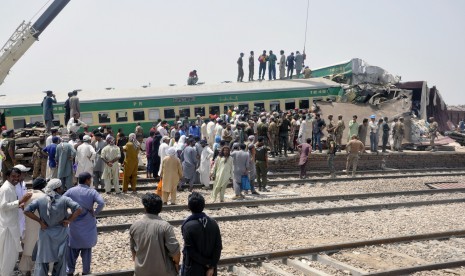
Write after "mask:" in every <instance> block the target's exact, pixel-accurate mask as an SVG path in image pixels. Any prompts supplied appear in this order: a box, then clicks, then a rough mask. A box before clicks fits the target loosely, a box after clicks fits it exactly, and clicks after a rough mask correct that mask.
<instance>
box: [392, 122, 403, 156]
mask: <svg viewBox="0 0 465 276" xmlns="http://www.w3.org/2000/svg"><path fill="white" fill-rule="evenodd" d="M392 134H393V136H394V150H396V151H399V152H402V151H403V150H402V140H403V139H404V118H403V117H400V118H399V121H398V122H397V123H396V124H395V125H394V129H393V131H392Z"/></svg>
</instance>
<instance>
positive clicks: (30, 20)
mask: <svg viewBox="0 0 465 276" xmlns="http://www.w3.org/2000/svg"><path fill="white" fill-rule="evenodd" d="M51 1H52V0H48V1H47V3H45V4H44V5H43V6H42V7H41V8H40V9H39V10H38V11H37V12H36V13H35V14H34V15H33V16H32V17H31V19H29V22H32V19H34V17H36V16H37V15H38V14H39V13H40V12H41V11H42V10H43V9H44V8H45V7H46V6H47V5H48V4H49V3H50V2H51Z"/></svg>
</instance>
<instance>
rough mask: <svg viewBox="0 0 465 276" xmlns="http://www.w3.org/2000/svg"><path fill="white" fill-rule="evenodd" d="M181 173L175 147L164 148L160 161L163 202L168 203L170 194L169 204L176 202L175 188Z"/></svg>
mask: <svg viewBox="0 0 465 276" xmlns="http://www.w3.org/2000/svg"><path fill="white" fill-rule="evenodd" d="M182 175H183V167H182V165H181V161H179V159H178V158H177V157H176V149H175V148H173V147H170V148H168V149H167V150H166V156H165V158H163V160H162V162H161V173H160V180H162V181H163V186H162V191H163V194H162V198H163V204H168V197H169V196H171V204H172V205H173V204H176V188H177V186H178V183H179V181H180V180H181V178H182Z"/></svg>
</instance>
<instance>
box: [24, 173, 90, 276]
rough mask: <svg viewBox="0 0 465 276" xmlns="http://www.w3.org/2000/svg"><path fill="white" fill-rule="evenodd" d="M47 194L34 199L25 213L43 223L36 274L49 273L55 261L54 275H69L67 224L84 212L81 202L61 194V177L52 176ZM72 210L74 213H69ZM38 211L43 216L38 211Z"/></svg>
mask: <svg viewBox="0 0 465 276" xmlns="http://www.w3.org/2000/svg"><path fill="white" fill-rule="evenodd" d="M44 192H45V194H46V196H45V197H42V198H39V199H36V200H34V201H33V202H32V203H31V204H29V205H28V206H27V207H26V208H25V209H24V214H25V215H26V216H27V217H29V218H30V219H32V220H34V221H36V222H37V223H39V224H40V227H41V229H42V230H41V231H39V239H38V241H37V255H36V263H35V265H34V275H48V271H49V263H53V272H52V275H57V276H58V275H66V257H67V256H66V254H65V253H66V251H67V250H66V247H67V245H68V225H69V224H70V223H71V222H73V221H74V220H75V219H76V218H77V217H78V216H79V215H80V214H81V212H82V209H81V207H80V206H79V204H78V203H76V202H75V201H73V200H72V199H71V198H69V197H67V196H62V195H61V194H62V193H63V188H62V184H61V181H60V179H56V178H53V179H50V181H49V182H48V183H47V186H46V187H45V189H44ZM68 209H71V212H72V214H71V215H69V214H68ZM36 210H38V211H39V214H40V218H39V217H38V216H37V215H36V214H35V211H36Z"/></svg>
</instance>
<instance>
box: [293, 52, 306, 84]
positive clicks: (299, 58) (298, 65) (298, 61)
mask: <svg viewBox="0 0 465 276" xmlns="http://www.w3.org/2000/svg"><path fill="white" fill-rule="evenodd" d="M303 65H304V56H303V55H301V54H300V52H299V51H296V52H295V74H296V75H297V78H298V79H299V78H300V72H301V71H302V67H303Z"/></svg>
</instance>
